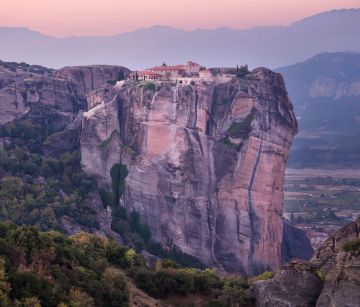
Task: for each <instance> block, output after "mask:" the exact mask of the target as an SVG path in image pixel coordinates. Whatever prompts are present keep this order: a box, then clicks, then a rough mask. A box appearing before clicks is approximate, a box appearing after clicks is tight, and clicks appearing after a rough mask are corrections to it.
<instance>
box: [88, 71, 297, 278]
mask: <svg viewBox="0 0 360 307" xmlns="http://www.w3.org/2000/svg"><path fill="white" fill-rule="evenodd" d="M109 91H110V92H109ZM111 91H114V92H111ZM89 97H91V99H90V100H89V101H90V102H89V104H88V105H90V107H92V108H91V109H90V110H89V111H88V112H85V113H84V117H83V123H82V126H83V130H82V135H81V152H82V163H83V167H84V169H85V170H86V171H87V172H88V173H89V174H92V175H93V176H95V177H96V178H97V179H98V181H99V182H101V183H103V184H107V183H109V182H110V180H111V179H110V169H111V167H112V166H113V165H114V164H115V163H118V162H120V161H121V163H123V164H126V165H127V167H128V170H129V175H128V177H127V178H126V190H125V193H124V195H123V197H122V198H121V200H120V202H121V205H122V206H124V207H125V208H126V210H128V211H131V210H136V211H137V212H139V213H140V215H141V218H142V220H143V221H144V222H145V223H147V224H148V225H149V227H150V230H151V234H152V239H154V240H155V241H157V242H160V243H161V244H162V245H163V246H164V247H171V246H173V245H176V246H177V247H178V248H180V249H181V250H182V251H183V252H186V253H188V254H191V255H193V256H195V257H198V258H199V259H201V260H202V261H203V262H204V263H206V264H208V265H211V266H214V267H217V268H218V269H219V270H222V271H229V272H230V271H231V272H237V273H242V274H250V275H251V274H256V273H259V272H262V271H264V270H266V269H276V268H278V267H279V265H280V261H281V242H282V238H283V221H282V218H281V214H282V202H283V178H284V169H285V163H286V161H287V158H288V154H289V149H290V146H291V142H292V139H293V136H294V135H295V134H296V132H297V124H296V119H295V116H294V113H293V109H292V105H291V103H290V101H289V99H288V96H287V92H286V89H285V86H284V82H283V79H282V77H281V76H280V75H279V74H275V73H273V72H271V71H269V70H267V69H264V68H260V69H256V70H254V71H253V72H252V73H251V74H250V75H248V76H246V77H245V78H242V79H239V78H234V79H232V80H231V81H229V82H225V83H215V82H213V83H211V82H208V83H206V82H199V83H197V84H196V85H192V86H179V85H176V84H175V83H171V82H162V83H157V84H156V85H155V84H134V83H132V82H125V83H122V84H119V85H118V86H116V87H115V88H114V89H108V90H107V91H104V90H97V91H96V92H91V93H90V94H89Z"/></svg>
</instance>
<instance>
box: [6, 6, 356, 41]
mask: <svg viewBox="0 0 360 307" xmlns="http://www.w3.org/2000/svg"><path fill="white" fill-rule="evenodd" d="M0 7H1V11H0V26H25V27H29V28H31V29H33V30H37V31H40V32H42V33H45V34H48V35H52V36H59V37H64V36H70V35H112V34H118V33H122V32H127V31H132V30H134V29H137V28H140V27H148V26H151V25H155V24H156V25H168V26H174V27H178V28H182V29H186V30H192V29H196V28H216V27H224V26H227V27H234V28H248V27H254V26H259V25H287V24H289V23H291V22H293V21H296V20H298V19H301V18H303V17H305V16H309V15H313V14H316V13H319V12H322V11H327V10H332V9H339V8H352V7H360V0H0Z"/></svg>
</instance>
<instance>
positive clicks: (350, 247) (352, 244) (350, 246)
mask: <svg viewBox="0 0 360 307" xmlns="http://www.w3.org/2000/svg"><path fill="white" fill-rule="evenodd" d="M343 249H344V251H345V252H355V251H360V239H356V240H352V241H349V242H346V243H345V244H344V246H343Z"/></svg>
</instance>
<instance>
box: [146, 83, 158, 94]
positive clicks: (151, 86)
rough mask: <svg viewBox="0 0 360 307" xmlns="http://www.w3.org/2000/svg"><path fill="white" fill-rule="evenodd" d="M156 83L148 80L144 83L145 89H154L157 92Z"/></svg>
mask: <svg viewBox="0 0 360 307" xmlns="http://www.w3.org/2000/svg"><path fill="white" fill-rule="evenodd" d="M155 89H156V85H155V83H153V82H146V83H145V84H144V91H152V92H155Z"/></svg>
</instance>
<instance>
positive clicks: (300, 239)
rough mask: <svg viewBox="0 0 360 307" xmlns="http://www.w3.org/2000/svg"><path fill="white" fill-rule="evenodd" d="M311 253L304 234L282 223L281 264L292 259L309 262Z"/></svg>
mask: <svg viewBox="0 0 360 307" xmlns="http://www.w3.org/2000/svg"><path fill="white" fill-rule="evenodd" d="M313 253H314V250H313V248H312V246H311V243H310V240H309V239H308V238H307V236H306V234H305V232H304V231H303V230H302V229H299V228H296V227H294V226H292V225H290V224H288V223H286V222H284V228H283V241H282V246H281V263H283V264H285V263H287V262H289V261H290V260H291V259H293V258H297V259H301V260H309V259H310V258H311V257H312V255H313Z"/></svg>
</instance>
